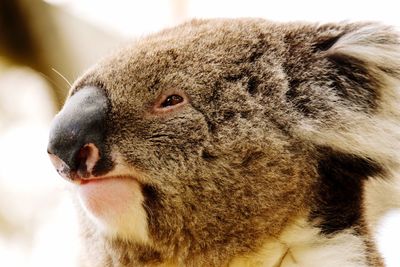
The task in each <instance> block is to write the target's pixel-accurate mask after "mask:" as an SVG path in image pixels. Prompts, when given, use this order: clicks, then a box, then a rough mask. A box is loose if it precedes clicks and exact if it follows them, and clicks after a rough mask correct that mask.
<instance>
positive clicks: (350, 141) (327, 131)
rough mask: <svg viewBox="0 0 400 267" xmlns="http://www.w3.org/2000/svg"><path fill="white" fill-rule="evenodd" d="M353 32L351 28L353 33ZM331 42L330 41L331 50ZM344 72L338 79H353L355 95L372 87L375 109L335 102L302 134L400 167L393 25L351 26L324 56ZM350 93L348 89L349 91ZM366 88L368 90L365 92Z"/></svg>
mask: <svg viewBox="0 0 400 267" xmlns="http://www.w3.org/2000/svg"><path fill="white" fill-rule="evenodd" d="M351 28H353V29H351ZM330 44H331V43H328V46H329V45H330ZM324 53H326V54H325V55H326V56H327V57H328V58H329V59H330V60H331V61H333V62H334V63H335V66H334V67H335V68H337V69H340V70H341V71H340V72H338V73H337V74H335V75H337V76H338V77H337V79H339V80H340V79H343V77H345V79H347V80H348V81H350V82H349V83H347V86H349V85H350V86H352V90H354V92H355V93H354V96H355V97H357V98H360V97H362V93H365V90H366V89H368V90H369V91H370V92H373V95H372V96H376V105H375V106H374V107H373V108H372V109H369V110H367V111H365V110H362V109H359V108H357V106H356V105H355V106H352V105H349V104H346V103H344V102H343V103H342V102H340V101H336V102H335V107H334V110H335V112H332V113H331V114H330V117H329V119H327V120H324V121H318V122H317V123H315V122H310V123H304V124H303V125H302V127H301V135H303V136H305V137H306V138H308V139H309V140H310V141H311V142H313V143H314V144H317V145H320V146H321V145H322V146H326V147H330V148H332V149H334V150H336V151H340V152H344V153H348V154H351V155H355V156H357V157H360V158H363V159H366V160H372V161H374V162H376V163H378V164H380V165H383V166H386V167H389V166H398V164H400V108H399V107H400V90H399V89H400V38H399V33H398V32H397V31H396V30H395V29H394V28H393V27H389V26H383V25H380V24H374V23H369V24H363V25H358V26H357V25H351V26H350V29H349V31H348V32H347V33H345V34H344V35H342V36H341V37H340V38H339V39H338V40H337V41H336V42H335V43H334V44H333V45H332V46H330V47H328V49H327V50H326V51H325V52H324ZM346 89H347V90H349V89H348V88H346ZM363 90H364V91H363Z"/></svg>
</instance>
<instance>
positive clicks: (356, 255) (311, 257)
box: [229, 220, 367, 267]
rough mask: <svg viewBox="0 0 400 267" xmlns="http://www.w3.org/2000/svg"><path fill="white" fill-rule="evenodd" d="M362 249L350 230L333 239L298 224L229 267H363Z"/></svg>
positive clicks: (360, 240)
mask: <svg viewBox="0 0 400 267" xmlns="http://www.w3.org/2000/svg"><path fill="white" fill-rule="evenodd" d="M365 249H366V248H365V245H364V243H363V240H362V238H361V237H359V236H356V235H354V233H352V231H351V230H348V231H343V232H341V233H338V234H336V235H334V236H332V237H325V236H321V235H319V234H318V229H316V228H313V227H311V226H310V225H309V224H307V223H306V222H305V221H304V220H298V221H296V223H294V224H293V225H292V226H290V227H289V228H288V229H287V230H286V231H284V232H283V233H282V235H281V236H280V237H279V238H277V239H276V240H270V241H268V242H266V243H265V245H264V247H263V248H262V249H261V250H260V251H258V252H257V253H253V254H251V255H247V256H244V257H240V258H236V259H234V260H233V261H232V262H231V264H230V265H229V266H230V267H250V266H251V267H321V266H323V267H338V266H343V267H344V266H345V267H366V266H367V264H366V254H365Z"/></svg>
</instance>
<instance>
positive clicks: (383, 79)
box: [327, 24, 400, 86]
mask: <svg viewBox="0 0 400 267" xmlns="http://www.w3.org/2000/svg"><path fill="white" fill-rule="evenodd" d="M327 56H328V57H330V58H331V59H333V60H336V61H337V62H342V63H346V62H347V63H351V64H354V65H358V66H359V67H361V68H363V69H364V70H366V71H367V72H368V74H369V76H371V78H372V79H374V80H375V81H377V82H379V83H381V85H382V86H388V85H391V83H390V82H389V80H391V79H392V78H395V79H396V80H397V79H398V78H399V74H400V40H399V33H398V32H397V31H395V30H394V28H393V27H389V26H384V25H380V24H367V25H364V26H362V27H360V28H359V29H357V30H354V31H351V32H349V33H347V34H344V35H343V36H341V37H340V38H338V40H337V41H336V42H335V43H334V44H333V45H332V46H331V47H330V48H329V49H328V51H327ZM388 79H389V80H388ZM388 83H389V84H388Z"/></svg>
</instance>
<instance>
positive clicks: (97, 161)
mask: <svg viewBox="0 0 400 267" xmlns="http://www.w3.org/2000/svg"><path fill="white" fill-rule="evenodd" d="M108 110H109V102H108V99H107V97H106V95H105V92H104V91H103V90H101V89H99V88H96V87H84V88H82V89H80V90H79V91H77V92H76V93H75V94H73V95H72V96H71V97H70V98H69V99H68V100H67V101H66V103H65V105H64V107H63V108H62V110H61V111H60V112H59V113H58V114H57V115H56V117H55V118H54V120H53V122H52V124H51V128H50V136H49V143H48V148H47V151H48V153H49V156H50V159H51V161H52V163H53V165H54V166H55V168H56V169H57V171H58V173H59V174H60V175H61V176H62V177H64V178H66V179H68V180H77V179H85V178H88V177H91V176H96V174H98V173H100V172H101V171H104V169H105V168H106V167H107V166H108V167H109V165H110V164H109V161H107V157H106V155H105V153H106V149H105V145H104V139H105V131H106V117H107V113H108Z"/></svg>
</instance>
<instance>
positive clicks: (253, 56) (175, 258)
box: [71, 19, 400, 267]
mask: <svg viewBox="0 0 400 267" xmlns="http://www.w3.org/2000/svg"><path fill="white" fill-rule="evenodd" d="M355 46H358V48H357V49H355V50H353V49H352V47H355ZM399 48H400V46H399V42H398V35H397V33H396V32H394V31H393V30H392V29H391V28H389V27H385V26H381V25H379V24H374V23H355V24H351V23H349V24H347V23H343V24H324V25H318V24H303V23H288V24H281V23H272V22H268V21H265V20H261V19H239V20H229V19H226V20H225V19H217V20H193V21H191V22H188V23H185V24H183V25H180V26H178V27H175V28H171V29H167V30H164V31H162V32H160V33H156V34H153V35H150V36H148V37H145V38H143V39H141V40H139V41H137V42H135V43H134V44H132V45H131V46H129V47H127V48H125V49H123V50H122V51H118V52H116V53H115V54H113V55H112V56H110V57H108V58H106V59H104V60H103V61H101V62H100V63H99V64H98V65H96V66H94V67H93V68H92V69H91V70H89V71H88V72H87V73H86V74H85V75H83V77H82V78H80V79H79V80H78V81H77V82H76V83H75V85H74V87H73V89H72V91H71V93H72V94H73V93H74V92H76V91H77V90H79V89H80V88H82V87H83V86H87V85H90V86H97V87H100V88H102V89H103V90H105V92H106V94H107V97H108V98H109V100H110V103H111V111H110V113H109V115H108V120H107V125H106V128H107V138H106V146H108V148H109V150H110V151H118V153H120V154H121V155H122V157H123V159H124V160H125V161H126V162H127V163H128V164H129V165H130V166H132V167H134V168H135V169H137V170H138V171H140V172H141V173H144V174H145V176H146V183H143V184H142V190H143V194H144V195H145V198H146V200H145V204H146V206H145V208H146V211H147V212H148V225H149V233H150V238H151V240H152V242H153V246H152V247H151V248H150V247H149V246H145V245H141V244H139V243H137V242H136V241H135V240H122V239H118V238H114V239H108V238H107V237H104V236H102V235H101V233H100V232H99V231H97V229H96V227H95V226H94V225H93V224H92V223H91V222H90V220H87V218H86V216H85V214H82V225H83V226H82V227H83V229H84V230H83V233H84V237H85V239H86V246H87V250H88V252H87V255H88V258H89V262H90V266H121V267H122V266H124V267H128V266H157V264H158V263H162V262H166V261H172V262H176V263H177V264H178V265H179V266H227V265H228V264H229V262H230V261H231V260H232V259H233V258H235V257H237V256H239V255H246V254H247V253H251V252H254V251H257V250H258V249H259V248H260V247H261V246H262V245H263V244H264V242H266V240H269V239H271V238H274V237H277V236H279V234H280V233H281V232H282V231H283V230H284V229H285V228H286V227H287V226H288V225H290V223H292V222H293V221H294V220H295V219H296V218H297V217H298V216H302V215H305V216H306V217H307V218H308V220H309V222H310V224H312V225H314V226H315V227H319V228H320V229H321V235H324V234H327V235H331V234H334V233H335V232H336V231H339V232H340V231H342V230H345V229H348V228H351V229H356V231H357V233H358V234H359V235H361V236H363V237H364V240H365V243H366V246H367V247H368V249H367V251H366V253H367V254H368V257H367V258H368V264H369V266H383V263H382V262H381V259H380V256H379V255H378V253H377V251H376V249H375V245H374V240H373V237H372V234H371V229H369V228H368V224H367V223H366V222H365V220H364V206H363V204H362V203H363V184H364V182H363V181H365V180H367V179H368V177H369V179H371V177H372V176H374V177H375V176H385V175H388V173H390V172H391V171H392V170H394V169H396V168H397V166H398V152H397V151H398V150H397V151H396V150H395V149H394V148H390V145H387V144H382V145H379V146H380V148H379V149H374V148H373V147H372V145H370V144H371V142H372V143H374V144H378V143H379V142H381V141H379V139H384V138H389V139H390V140H399V135H398V131H397V130H398V128H396V127H395V126H393V127H392V126H390V127H389V126H388V130H384V131H383V134H384V136H382V135H381V134H382V133H380V134H379V135H378V134H376V135H374V134H373V133H368V134H367V133H366V132H365V131H364V130H363V129H366V128H365V127H370V128H369V129H371V132H373V131H374V129H375V128H376V129H382V127H381V125H388V124H387V123H386V121H387V122H388V123H390V122H391V123H392V124H393V122H394V124H393V125H396V124H398V123H399V115H398V112H397V111H396V110H394V109H391V105H392V104H390V103H396V104H398V101H399V98H398V95H397V94H398V93H397V92H396V91H395V86H394V85H393V84H396V85H398V81H397V79H398V74H399V66H400V65H399V62H400V61H399V60H400V57H398V53H399ZM371 51H372V53H370V52H371ZM172 93H179V94H183V95H186V96H187V98H188V99H189V103H188V104H186V105H184V106H183V107H182V108H180V109H178V110H176V111H174V112H170V113H167V114H163V115H158V114H156V113H154V112H153V111H152V108H151V107H152V106H153V105H154V103H155V102H156V101H157V99H158V98H159V97H160V95H162V94H172ZM387 96H388V97H387ZM389 102H390V103H389ZM393 105H395V104H393ZM393 105H392V106H393ZM380 123H382V124H380ZM364 124H365V125H366V126H365V127H364V128H363V126H362V125H364ZM360 125H361V126H360ZM357 127H358V128H357ZM385 127H386V126H385ZM377 131H378V130H377ZM364 137H365V140H367V141H368V142H367V141H365V144H364V143H363V140H364ZM379 144H380V143H379ZM394 146H398V145H394ZM330 168H335V170H338V171H337V172H336V175H334V176H332V177H333V178H332V177H331V176H330V174H329V171H326V170H330ZM361 169H362V170H361ZM335 170H332V171H333V172H334V171H335ZM321 177H322V178H321ZM344 177H345V178H344ZM323 179H328V180H323ZM329 179H335V180H334V181H337V182H338V183H341V185H340V186H339V187H337V184H335V185H329V183H328V185H326V183H323V184H322V185H321V183H322V181H330V180H329ZM346 179H350V180H351V183H349V185H350V186H354V188H352V187H347V186H346V185H348V184H347V182H348V180H346ZM352 179H354V180H352ZM376 179H378V178H376ZM355 180H356V182H354V181H355ZM342 182H343V183H342ZM333 183H336V182H333ZM333 183H332V184H333ZM325 185H326V186H325ZM320 188H322V189H321V190H318V189H320ZM337 188H339V189H340V190H341V189H344V188H347V189H348V188H352V189H350V190H349V194H350V195H352V194H353V192H354V194H357V197H356V199H352V198H351V197H350V196H349V198H347V195H343V194H342V195H340V196H338V195H337V192H336V191H335V190H337ZM327 194H328V195H330V196H332V198H324V197H323V196H325V195H327ZM342 198H344V199H345V200H344V202H345V203H346V206H344V205H340V203H339V204H338V205H335V207H333V206H332V205H334V203H333V202H334V201H339V202H340V201H342V200H343V199H342ZM346 199H347V200H348V202H346V201H347V200H346ZM349 199H350V200H349ZM349 205H350V207H351V209H350V210H348V208H347V207H349ZM334 211H335V212H339V213H342V212H344V211H346V212H348V213H346V214H345V215H344V216H343V218H342V219H341V220H342V221H340V222H335V223H334V225H333V226H332V225H330V224H329V221H326V220H328V219H329V218H332V214H329V213H332V212H334ZM343 214H344V213H343ZM354 214H356V215H355V217H354V216H353V215H354ZM329 215H331V216H329ZM337 215H339V214H337ZM346 216H347V217H346ZM353 217H354V218H353ZM327 224H328V228H326V227H327V226H326V225H327ZM324 227H325V228H324Z"/></svg>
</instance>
